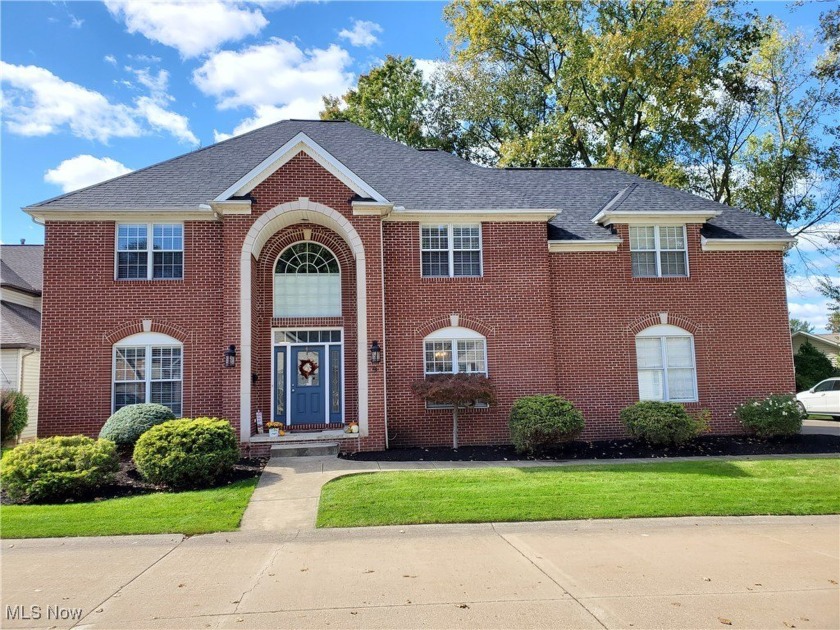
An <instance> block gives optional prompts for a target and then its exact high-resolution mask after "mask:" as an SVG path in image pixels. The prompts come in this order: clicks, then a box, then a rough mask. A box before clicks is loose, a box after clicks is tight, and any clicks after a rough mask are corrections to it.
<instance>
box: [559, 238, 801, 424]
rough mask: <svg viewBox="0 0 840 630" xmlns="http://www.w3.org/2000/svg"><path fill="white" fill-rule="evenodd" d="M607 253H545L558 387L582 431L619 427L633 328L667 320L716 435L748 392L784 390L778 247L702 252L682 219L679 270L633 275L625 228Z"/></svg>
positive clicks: (628, 386)
mask: <svg viewBox="0 0 840 630" xmlns="http://www.w3.org/2000/svg"><path fill="white" fill-rule="evenodd" d="M616 227H617V230H618V234H619V235H620V236H621V238H622V240H623V243H622V245H621V246H620V247H619V251H618V252H616V253H557V254H551V269H552V277H553V279H554V280H553V289H554V304H555V306H554V327H555V332H554V335H555V338H556V340H557V357H556V370H557V375H558V387H557V391H558V393H560V394H562V395H563V396H565V397H567V398H569V399H570V400H571V401H573V402H574V403H575V404H576V405H578V406H579V407H580V408H581V410H582V411H583V413H584V416H585V418H586V423H587V426H586V430H585V432H584V435H583V437H585V438H589V439H597V438H609V437H615V436H620V435H624V432H623V428H622V426H621V424H620V422H619V421H618V413H619V411H620V410H621V409H622V408H623V407H625V406H626V405H628V404H631V403H633V402H635V401H637V400H638V380H637V373H636V348H635V335H636V333H638V332H639V331H641V330H642V329H643V328H645V327H647V326H650V325H655V324H658V323H660V320H659V313H660V312H667V313H668V323H669V324H673V325H677V326H680V327H682V328H684V329H686V330H688V331H689V332H691V333H692V334H693V335H694V345H695V354H696V365H697V385H698V393H699V398H700V401H699V403H698V404H693V405H687V406H688V407H689V408H692V409H700V408H702V409H708V410H710V411H711V412H712V423H711V428H712V430H713V431H714V432H716V433H734V432H739V431H740V425H739V424H738V422H737V421H736V420H735V419H734V418H733V417H732V415H731V414H732V411H733V409H734V408H735V406H737V405H738V404H740V403H742V402H744V400H745V399H746V398H748V397H750V396H763V395H766V394H770V393H773V392H789V391H791V390H792V389H793V388H794V379H793V364H792V359H791V351H790V331H789V329H788V314H787V303H786V295H785V284H784V271H783V262H782V260H783V255H782V253H781V252H760V251H756V252H703V251H701V249H700V226H699V225H689V226H688V227H687V236H688V245H689V249H688V256H689V271H690V277H688V278H634V277H632V272H631V265H630V252H629V247H628V245H627V243H628V236H627V226H623V225H620V226H616Z"/></svg>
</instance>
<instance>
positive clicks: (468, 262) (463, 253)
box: [420, 225, 481, 278]
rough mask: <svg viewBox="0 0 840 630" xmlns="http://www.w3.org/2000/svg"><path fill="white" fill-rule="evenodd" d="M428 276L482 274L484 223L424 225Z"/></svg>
mask: <svg viewBox="0 0 840 630" xmlns="http://www.w3.org/2000/svg"><path fill="white" fill-rule="evenodd" d="M420 253H421V254H420V255H421V268H422V275H423V277H424V278H441V277H443V278H446V277H464V276H467V277H469V276H473V277H474V276H480V275H481V226H480V225H423V226H421V228H420Z"/></svg>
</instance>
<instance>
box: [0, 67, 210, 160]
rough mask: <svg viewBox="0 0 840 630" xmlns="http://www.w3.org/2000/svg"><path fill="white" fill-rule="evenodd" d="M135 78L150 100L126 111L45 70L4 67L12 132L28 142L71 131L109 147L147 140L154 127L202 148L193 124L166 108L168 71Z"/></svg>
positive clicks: (142, 99)
mask: <svg viewBox="0 0 840 630" xmlns="http://www.w3.org/2000/svg"><path fill="white" fill-rule="evenodd" d="M135 74H137V78H138V81H139V82H140V83H141V84H142V85H144V86H145V87H146V88H148V89H149V92H150V95H149V96H141V97H138V98H136V99H135V100H134V103H133V105H126V104H123V103H112V102H110V101H109V100H108V99H107V98H106V97H105V96H103V95H102V94H100V93H99V92H96V91H94V90H89V89H87V88H84V87H82V86H81V85H78V84H76V83H71V82H69V81H64V80H63V79H61V78H59V77H57V76H56V75H54V74H53V73H52V72H50V71H49V70H46V69H45V68H39V67H37V66H16V65H12V64H8V63H4V62H2V61H0V79H2V83H3V87H4V89H3V102H2V113H3V117H4V118H5V122H6V128H7V129H8V130H9V131H10V132H11V133H15V134H18V135H22V136H46V135H49V134H52V133H57V132H58V131H60V130H61V129H62V128H64V127H67V128H68V129H69V130H70V132H71V133H72V134H73V135H75V136H78V137H80V138H86V139H88V140H98V141H99V142H108V140H110V139H111V138H133V137H137V136H140V135H143V134H144V133H147V132H148V128H149V127H151V128H152V129H157V130H162V131H167V132H169V133H171V134H172V135H173V136H175V137H176V138H178V140H180V141H182V142H188V143H191V144H197V143H198V138H196V137H195V135H193V133H192V132H191V131H190V130H189V120H188V119H187V118H186V117H185V116H182V115H180V114H176V113H174V112H171V111H169V110H168V109H167V108H166V106H167V103H168V102H169V101H171V100H172V97H170V96H169V95H168V94H166V88H167V83H168V76H169V75H168V74H167V73H166V71H165V70H161V71H160V72H158V74H157V75H153V74H151V73H149V72H148V71H146V70H143V71H135Z"/></svg>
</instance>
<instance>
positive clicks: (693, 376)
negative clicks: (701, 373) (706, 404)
mask: <svg viewBox="0 0 840 630" xmlns="http://www.w3.org/2000/svg"><path fill="white" fill-rule="evenodd" d="M636 366H637V369H638V373H639V399H640V400H663V401H671V402H695V401H696V400H697V368H696V365H695V360H694V336H693V335H692V334H691V333H690V332H688V331H687V330H683V329H682V328H679V327H678V326H671V325H668V324H660V325H657V326H651V327H650V328H645V329H644V330H643V331H642V332H640V333H639V334H638V335H636Z"/></svg>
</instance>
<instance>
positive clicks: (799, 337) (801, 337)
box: [790, 331, 840, 367]
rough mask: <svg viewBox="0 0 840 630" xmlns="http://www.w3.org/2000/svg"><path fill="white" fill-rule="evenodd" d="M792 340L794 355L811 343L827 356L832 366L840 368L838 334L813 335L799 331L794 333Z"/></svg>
mask: <svg viewBox="0 0 840 630" xmlns="http://www.w3.org/2000/svg"><path fill="white" fill-rule="evenodd" d="M790 338H791V342H792V343H793V354H794V355H795V354H796V353H797V352H799V348H801V347H802V345H803V344H805V343H810V344H811V345H812V346H814V347H815V348H816V349H817V350H819V351H820V352H822V353H823V354H824V355H825V356H827V357H828V358H829V360H830V361H831V363H832V365H834V366H835V367H840V335H838V334H837V333H822V334H813V333H807V332H802V331H799V332H795V333H793V334H792V335H791V336H790Z"/></svg>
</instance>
